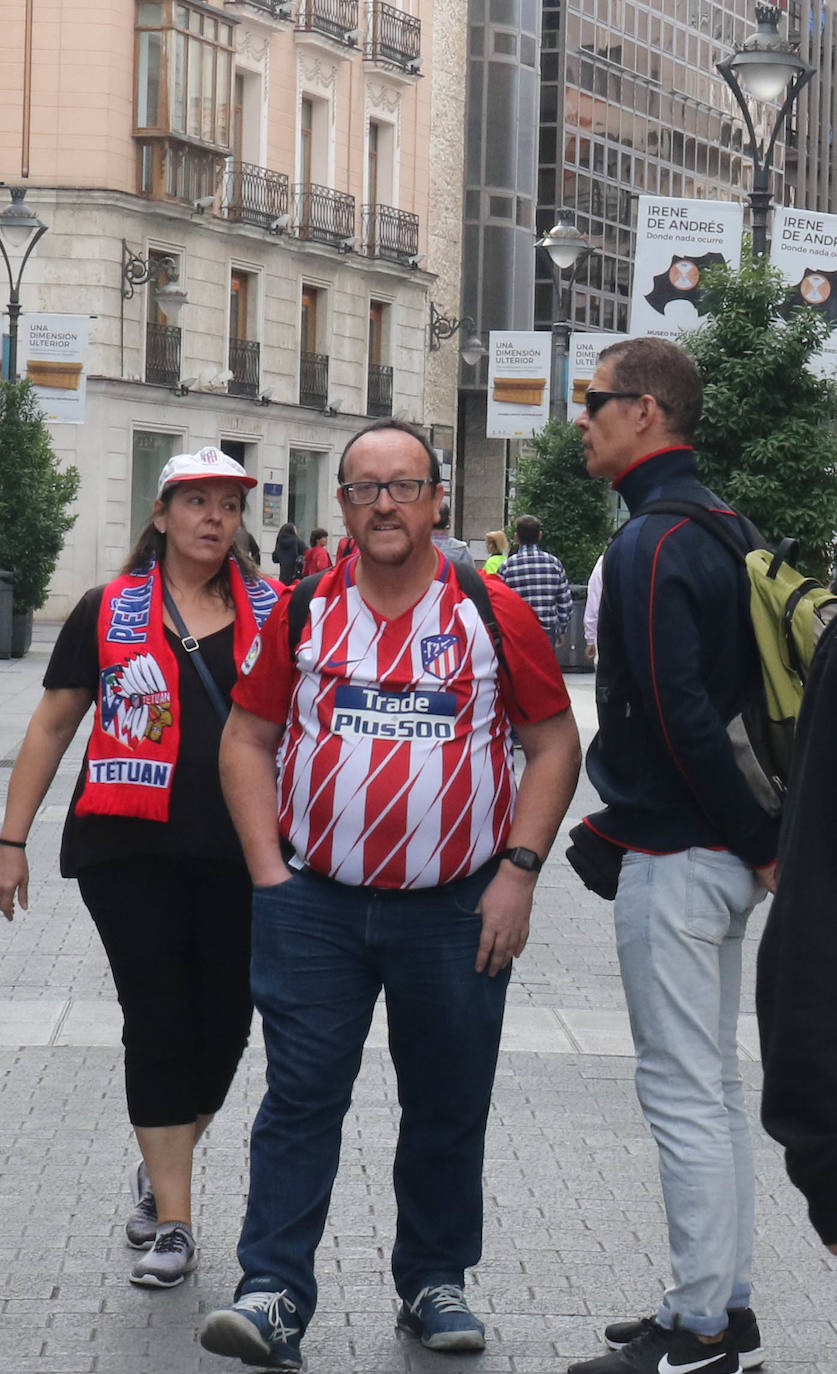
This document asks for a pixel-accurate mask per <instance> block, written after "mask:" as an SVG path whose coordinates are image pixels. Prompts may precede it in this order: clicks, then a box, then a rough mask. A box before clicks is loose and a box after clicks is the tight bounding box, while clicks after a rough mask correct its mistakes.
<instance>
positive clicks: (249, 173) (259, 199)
mask: <svg viewBox="0 0 837 1374" xmlns="http://www.w3.org/2000/svg"><path fill="white" fill-rule="evenodd" d="M220 208H221V214H222V215H223V216H224V218H225V219H228V220H233V221H235V222H236V223H237V224H256V225H258V226H259V227H260V228H262V229H274V230H279V229H284V228H285V227H286V226H287V223H288V178H287V177H286V176H285V174H284V172H271V171H270V170H269V168H267V167H257V166H256V165H255V163H253V162H237V161H236V160H235V159H234V158H228V159H227V165H226V168H225V171H224V179H223V182H222V184H221V207H220Z"/></svg>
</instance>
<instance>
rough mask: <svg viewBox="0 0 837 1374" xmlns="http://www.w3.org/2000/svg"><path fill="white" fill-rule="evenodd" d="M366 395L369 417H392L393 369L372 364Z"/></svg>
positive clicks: (370, 365)
mask: <svg viewBox="0 0 837 1374" xmlns="http://www.w3.org/2000/svg"><path fill="white" fill-rule="evenodd" d="M366 393H367V394H366V413H367V415H391V414H392V368H391V367H382V366H381V364H380V363H370V364H369V377H368V379H367V388H366Z"/></svg>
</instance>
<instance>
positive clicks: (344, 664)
mask: <svg viewBox="0 0 837 1374" xmlns="http://www.w3.org/2000/svg"><path fill="white" fill-rule="evenodd" d="M356 563H357V560H356V559H351V560H349V561H348V562H345V561H344V562H343V563H341V564H339V565H338V566H337V567H336V568H334V569H332V570H331V571H329V572H327V573H326V574H325V575H324V577H323V578H322V580H321V581H320V583H319V585H318V587H317V591H316V594H315V596H314V597H313V599H312V601H311V606H310V611H309V618H308V621H307V623H306V625H305V628H304V629H303V631H302V635H301V637H300V642H299V647H298V649H297V656H296V668H294V665H293V664H292V663H291V661H290V655H289V647H288V604H289V602H290V597H283V598H282V600H281V601H280V602H279V604H278V606H277V607H276V609H275V610H274V612H273V613H272V614H271V616H270V618H269V619H268V620H267V622H266V623H265V625H264V626H263V628H262V631H261V634H260V636H257V639H256V641H255V642H254V645H253V648H252V650H251V652H250V654H249V655H248V659H247V660H246V661H245V665H244V667H243V668H242V675H241V676H240V677H239V680H238V683H237V685H236V687H235V690H234V692H233V696H234V698H235V700H236V702H237V703H238V705H239V706H241V707H242V708H243V709H244V710H246V711H250V712H252V713H253V714H254V715H257V716H261V717H262V718H264V719H266V720H272V721H275V722H276V723H282V722H286V723H287V729H286V731H285V735H284V737H283V741H282V746H281V749H280V754H279V764H280V769H279V782H278V802H279V829H280V832H281V834H282V835H283V836H284V838H285V839H287V840H288V841H289V842H290V843H291V844H292V845H293V847H294V849H295V850H296V852H297V854H298V855H299V856H300V857H301V858H303V859H304V860H305V862H306V863H307V864H309V865H310V867H311V868H313V869H315V870H316V871H317V872H319V873H323V874H326V875H327V876H329V877H331V878H333V879H335V880H336V881H338V882H341V883H348V884H351V885H360V884H365V885H370V886H376V887H389V888H421V887H436V886H437V885H439V884H440V883H447V882H451V881H452V880H453V879H456V878H462V877H465V876H466V875H467V874H469V873H472V872H474V871H475V870H476V869H477V868H479V867H480V865H481V864H484V863H485V862H486V860H488V859H489V858H491V857H492V855H494V854H496V853H498V852H499V851H500V850H501V849H502V848H503V846H504V843H505V839H506V836H507V834H508V831H509V827H510V825H511V817H512V811H513V809H514V803H515V796H516V788H515V780H514V770H513V767H512V748H511V727H510V721H512V722H517V723H521V722H523V721H524V720H526V719H528V720H529V721H532V722H534V721H539V720H546V719H547V718H548V717H549V716H553V715H556V714H557V713H558V712H560V711H563V710H565V709H566V707H567V706H568V705H569V698H568V697H567V693H566V689H565V687H564V683H563V679H562V677H561V672H560V669H559V668H558V665H557V663H556V661H555V655H554V652H553V650H552V646H551V645H550V643H549V641H548V639H547V637H546V635H545V634H544V632H543V630H542V629H541V627H540V625H539V623H538V620H537V617H536V616H535V614H534V612H533V611H532V610H531V608H530V607H529V606H528V605H527V604H526V603H525V602H524V601H523V600H522V598H520V597H519V596H518V595H517V593H516V592H513V591H511V590H510V589H509V588H507V587H506V586H505V585H504V584H503V582H502V581H501V580H500V579H499V578H496V577H492V578H487V579H486V587H487V589H488V592H489V596H490V599H491V603H492V607H493V610H494V614H495V616H496V619H497V623H498V625H499V626H500V630H501V632H502V636H503V648H504V652H505V654H506V657H507V659H508V662H509V666H510V668H511V673H512V679H513V692H512V691H511V689H510V688H508V687H507V688H506V691H505V693H504V690H503V688H504V682H503V679H504V677H505V674H504V673H499V676H498V668H499V665H498V662H497V657H496V655H495V652H494V646H493V644H492V642H491V636H490V634H489V633H488V631H487V629H486V627H485V625H484V624H483V622H482V619H481V618H480V614H479V611H478V610H477V607H476V606H475V604H474V603H473V601H471V600H470V598H469V597H467V596H466V595H465V593H464V592H463V591H462V590H461V589H460V587H459V585H458V583H457V581H456V574H455V571H453V570H452V568H451V565H450V563H449V562H448V560H447V559H445V558H442V557H441V555H440V558H439V568H438V573H437V576H436V579H435V580H434V581H433V582H432V583H431V584H430V586H429V587H428V589H427V591H426V592H425V594H424V596H423V597H422V598H421V600H420V601H419V602H418V603H417V604H416V605H415V606H413V607H412V608H411V609H410V610H408V611H405V612H404V614H403V615H401V616H399V617H398V618H397V619H395V620H386V619H384V618H383V617H382V616H380V615H378V614H377V613H376V612H375V611H373V610H372V608H371V607H369V606H367V604H366V603H365V602H364V600H363V599H362V597H361V595H360V593H359V591H358V589H357V586H356V585H355V581H354V570H355V567H356ZM520 708H522V710H521V709H520ZM523 712H525V715H524V714H523Z"/></svg>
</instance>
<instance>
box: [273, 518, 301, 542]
mask: <svg viewBox="0 0 837 1374" xmlns="http://www.w3.org/2000/svg"><path fill="white" fill-rule="evenodd" d="M298 538H299V535H298V534H297V532H296V525H294V524H292V523H291V521H290V520H288V521H286V523H285V524H284V525H280V526H279V532H278V534H277V535H276V542H277V543H278V544H292V543H293V541H294V540H295V539H298Z"/></svg>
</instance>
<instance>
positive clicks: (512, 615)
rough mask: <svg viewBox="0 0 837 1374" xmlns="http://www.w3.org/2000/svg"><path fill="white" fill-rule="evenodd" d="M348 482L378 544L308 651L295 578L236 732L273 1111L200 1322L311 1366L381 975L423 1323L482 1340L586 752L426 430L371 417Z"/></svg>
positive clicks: (398, 1184)
mask: <svg viewBox="0 0 837 1374" xmlns="http://www.w3.org/2000/svg"><path fill="white" fill-rule="evenodd" d="M338 481H339V483H340V485H339V489H338V493H337V497H338V500H339V502H340V506H341V509H342V512H343V518H344V521H345V524H346V529H347V530H348V532H349V534H350V535H351V536H352V538H353V539H354V540H355V544H356V550H355V552H354V553H353V554H352V555H351V557H349V558H348V559H344V560H343V561H342V562H341V563H339V564H338V565H337V567H335V568H334V569H331V570H329V571H328V572H326V573H325V574H324V575H323V577H322V579H321V581H320V582H319V584H318V586H317V588H316V591H315V592H314V595H313V598H312V600H311V603H310V607H309V611H308V617H307V621H306V623H305V626H304V628H303V629H302V632H301V637H300V639H299V643H298V645H297V646H296V649H295V652H294V653H292V652H291V647H290V638H289V632H288V602H289V601H290V598H289V597H285V598H283V599H282V602H281V603H280V606H281V611H280V613H279V614H276V615H272V616H271V617H270V618H269V620H268V621H267V622H266V623H265V625H264V626H263V628H262V633H261V635H260V636H258V637H257V638H256V640H255V641H254V644H253V647H252V649H251V651H250V654H249V656H248V659H247V662H246V663H245V665H244V668H243V670H242V677H241V678H240V679H239V683H238V685H237V687H236V689H235V705H234V707H233V712H232V715H231V717H230V721H229V724H228V727H227V730H226V732H225V736H224V742H223V759H222V773H223V781H224V788H225V794H226V797H227V800H228V803H229V807H230V811H231V813H232V815H233V819H234V821H235V823H236V826H237V829H238V833H239V836H240V838H241V842H242V845H243V847H244V851H245V854H246V856H247V861H248V864H249V867H250V872H251V874H252V878H253V883H254V886H255V889H256V891H255V896H254V904H253V940H254V943H253V989H254V998H255V1001H256V1004H257V1006H258V1008H259V1011H260V1013H261V1016H262V1021H263V1027H264V1035H265V1045H266V1049H267V1056H268V1091H267V1095H266V1097H265V1099H264V1102H263V1103H262V1106H261V1109H260V1111H259V1114H258V1117H257V1120H256V1123H255V1126H254V1129H253V1137H252V1147H251V1178H250V1196H249V1200H248V1206H247V1215H246V1218H245V1222H244V1229H243V1232H242V1236H241V1241H240V1244H239V1250H238V1254H239V1260H240V1262H241V1266H242V1269H243V1270H244V1276H243V1278H242V1280H241V1283H240V1284H239V1286H238V1290H237V1292H236V1301H235V1303H234V1306H233V1307H231V1308H228V1309H224V1310H222V1311H219V1312H215V1313H212V1314H211V1315H210V1316H209V1317H208V1318H207V1321H206V1322H205V1324H204V1327H203V1330H202V1332H201V1340H202V1342H203V1344H204V1346H205V1347H206V1348H207V1349H209V1350H213V1351H215V1352H217V1353H220V1354H225V1355H238V1356H239V1357H240V1358H242V1359H244V1360H245V1361H250V1362H255V1363H260V1364H262V1365H264V1366H265V1367H267V1368H270V1369H282V1370H295V1369H299V1368H300V1367H301V1356H300V1353H299V1343H300V1340H301V1337H302V1335H303V1333H304V1331H305V1328H306V1326H307V1324H308V1322H309V1321H310V1319H311V1316H312V1314H313V1311H314V1307H315V1304H316V1292H317V1290H316V1284H315V1280H314V1253H315V1251H316V1247H317V1245H318V1243H319V1241H320V1238H321V1236H322V1232H323V1227H324V1225H325V1220H326V1212H327V1209H328V1204H329V1198H330V1194H331V1187H332V1184H333V1181H334V1176H335V1173H336V1171H337V1164H338V1159H339V1151H340V1132H341V1126H342V1120H343V1116H344V1114H345V1112H346V1110H347V1108H348V1106H349V1102H350V1098H351V1090H352V1085H353V1082H354V1079H355V1077H356V1075H357V1072H358V1069H359V1067H360V1060H361V1054H362V1050H363V1045H364V1041H365V1039H366V1036H367V1033H368V1030H369V1025H370V1021H371V1018H372V1011H373V1008H374V1005H375V1001H376V999H377V997H378V994H379V992H380V991H381V989H382V988H383V989H384V991H385V995H386V1002H387V1014H388V1023H389V1044H390V1051H391V1054H392V1058H393V1061H394V1063H395V1067H396V1071H397V1075H398V1084H399V1100H400V1103H401V1113H402V1114H401V1127H400V1135H399V1142H398V1148H397V1151H396V1158H395V1168H394V1183H395V1193H396V1200H397V1205H398V1221H397V1228H396V1238H395V1245H394V1248H393V1254H392V1268H393V1275H394V1278H395V1286H396V1289H397V1291H398V1294H399V1296H400V1298H401V1303H402V1305H401V1310H400V1312H399V1316H398V1325H399V1327H400V1328H401V1329H403V1330H406V1331H408V1332H411V1333H412V1334H414V1335H416V1336H418V1337H419V1338H420V1339H421V1340H422V1342H423V1343H424V1344H425V1345H426V1346H427V1347H429V1348H430V1349H432V1350H440V1351H447V1352H451V1351H453V1352H456V1351H464V1350H480V1349H482V1348H483V1345H484V1327H483V1325H482V1323H481V1322H480V1321H479V1320H478V1319H477V1318H476V1317H475V1316H474V1315H473V1313H472V1312H471V1311H470V1310H469V1308H468V1305H467V1303H466V1300H465V1295H464V1292H463V1283H464V1273H465V1269H466V1268H467V1267H469V1266H472V1265H474V1264H476V1262H477V1260H478V1259H479V1255H480V1250H481V1244H482V1163H483V1151H484V1137H485V1124H486V1119H487V1114H488V1107H489V1101H490V1096H491V1089H492V1084H493V1079H494V1070H495V1066H496V1059H497V1051H498V1047H499V1040H500V1030H501V1024H502V1017H503V1006H504V1001H505V990H506V985H507V983H508V979H509V974H510V968H511V960H512V958H513V957H515V956H516V955H519V954H520V953H521V952H522V950H523V947H524V945H525V943H526V939H527V936H528V931H529V915H530V910H531V905H532V893H533V889H534V886H535V882H536V879H537V873H538V870H539V869H540V867H541V864H542V861H543V859H544V858H545V856H546V854H547V852H548V850H549V848H550V845H551V844H552V841H553V838H554V836H555V833H556V830H557V828H558V825H559V824H560V821H561V818H562V816H563V815H564V812H565V810H566V808H567V806H568V804H569V801H570V799H571V797H572V794H573V791H574V789H575V785H576V781H577V776H578V769H579V762H580V757H579V746H578V735H577V732H576V728H575V723H574V721H573V717H572V712H571V710H570V709H569V700H568V697H567V694H566V691H565V688H564V684H563V681H562V679H561V674H560V670H559V669H558V668H557V666H556V664H555V658H554V655H553V653H552V652H551V649H550V646H549V643H548V640H547V638H546V636H545V634H544V632H543V631H542V630H541V628H540V626H539V624H538V621H537V618H536V616H535V615H534V613H533V612H532V611H531V609H530V608H529V607H528V606H527V605H526V604H525V602H523V601H522V600H521V599H520V598H519V597H518V596H517V594H516V593H515V592H512V591H510V590H509V589H508V588H507V587H505V586H504V584H503V583H502V582H501V581H500V579H498V578H487V579H485V586H486V589H487V592H488V595H489V598H490V605H491V611H492V615H493V618H494V619H495V620H496V622H497V625H499V629H500V633H501V635H502V646H503V647H501V648H499V649H498V648H497V646H496V644H495V641H494V639H493V638H492V634H491V633H490V631H489V628H488V627H487V625H486V623H485V621H484V620H483V617H482V615H481V614H480V611H479V610H478V607H477V605H476V604H475V602H474V601H472V600H471V599H470V598H469V597H468V596H467V595H466V594H465V592H463V590H462V588H461V587H460V585H459V582H458V580H457V574H456V570H455V568H454V567H453V565H452V564H451V563H450V561H449V560H448V559H447V558H445V557H444V555H443V554H442V553H441V552H440V551H439V550H437V549H436V548H435V547H434V545H433V541H432V538H431V534H432V530H433V525H434V521H435V519H436V518H437V513H438V510H439V506H440V504H441V502H442V498H443V494H444V493H443V488H442V485H441V483H440V479H439V468H438V463H437V459H436V456H435V454H434V453H433V450H432V449H430V448H429V446H428V445H427V443H426V441H425V440H424V438H423V437H422V436H421V434H420V433H419V432H418V431H416V430H414V429H413V428H412V427H411V426H408V425H404V424H401V423H399V422H397V421H386V422H381V423H378V424H375V425H371V426H369V427H368V428H367V429H365V430H362V431H361V432H360V434H359V435H357V436H356V437H355V438H354V439H353V440H352V441H351V442H350V443H349V445H348V446H347V448H346V450H345V452H344V454H343V456H342V458H341V460H340V466H339V469H338ZM498 652H499V654H500V655H501V658H502V659H503V660H504V663H503V664H502V666H501V662H500V661H499V660H498ZM508 664H510V665H511V668H509V667H508V666H506V665H508ZM512 723H513V724H514V726H515V728H516V730H517V733H518V735H519V737H520V740H521V743H522V746H523V751H524V756H525V767H524V770H523V774H522V778H521V781H520V785H519V787H518V785H517V783H516V781H515V775H514V770H513V765H512V758H513V755H512V749H511V726H512ZM280 741H281V749H280V755H279V779H278V787H277V782H276V768H275V758H276V751H277V748H279V746H280ZM277 794H278V826H277ZM277 829H278V835H277ZM279 837H281V842H282V847H281V848H280V843H279Z"/></svg>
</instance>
